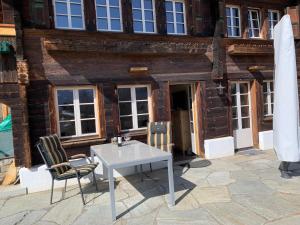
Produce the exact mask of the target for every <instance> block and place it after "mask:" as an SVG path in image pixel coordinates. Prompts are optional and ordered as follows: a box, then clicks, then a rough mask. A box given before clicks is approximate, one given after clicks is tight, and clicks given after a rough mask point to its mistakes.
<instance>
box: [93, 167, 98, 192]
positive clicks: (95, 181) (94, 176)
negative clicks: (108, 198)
mask: <svg viewBox="0 0 300 225" xmlns="http://www.w3.org/2000/svg"><path fill="white" fill-rule="evenodd" d="M93 178H94V183H95V186H96V191H98V186H97V180H96V175H95V171H93Z"/></svg>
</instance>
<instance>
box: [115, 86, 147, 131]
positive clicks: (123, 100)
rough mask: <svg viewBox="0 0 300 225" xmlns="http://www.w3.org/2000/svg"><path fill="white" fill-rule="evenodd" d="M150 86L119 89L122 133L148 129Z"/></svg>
mask: <svg viewBox="0 0 300 225" xmlns="http://www.w3.org/2000/svg"><path fill="white" fill-rule="evenodd" d="M149 96H150V91H149V87H148V86H121V87H118V97H119V113H120V123H121V130H122V131H129V130H138V129H143V128H146V127H147V124H148V122H149V104H148V103H149V100H148V99H149Z"/></svg>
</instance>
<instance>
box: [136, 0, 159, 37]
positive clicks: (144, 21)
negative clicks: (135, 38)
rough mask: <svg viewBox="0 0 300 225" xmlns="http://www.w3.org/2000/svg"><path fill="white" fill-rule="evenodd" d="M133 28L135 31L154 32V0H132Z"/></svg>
mask: <svg viewBox="0 0 300 225" xmlns="http://www.w3.org/2000/svg"><path fill="white" fill-rule="evenodd" d="M132 16H133V29H134V32H136V33H156V22H155V6H154V0H132Z"/></svg>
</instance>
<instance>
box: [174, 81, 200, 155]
mask: <svg viewBox="0 0 300 225" xmlns="http://www.w3.org/2000/svg"><path fill="white" fill-rule="evenodd" d="M170 98H171V118H172V133H173V140H174V141H173V142H174V144H175V146H174V151H173V156H174V160H175V161H183V160H190V159H192V158H195V157H196V154H195V153H196V144H195V141H196V140H195V132H194V116H193V105H192V104H193V93H192V85H190V84H178V85H171V86H170Z"/></svg>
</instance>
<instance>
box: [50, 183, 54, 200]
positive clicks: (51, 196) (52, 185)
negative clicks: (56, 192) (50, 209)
mask: <svg viewBox="0 0 300 225" xmlns="http://www.w3.org/2000/svg"><path fill="white" fill-rule="evenodd" d="M53 188H54V179H53V178H52V184H51V195H50V205H52V198H53Z"/></svg>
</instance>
